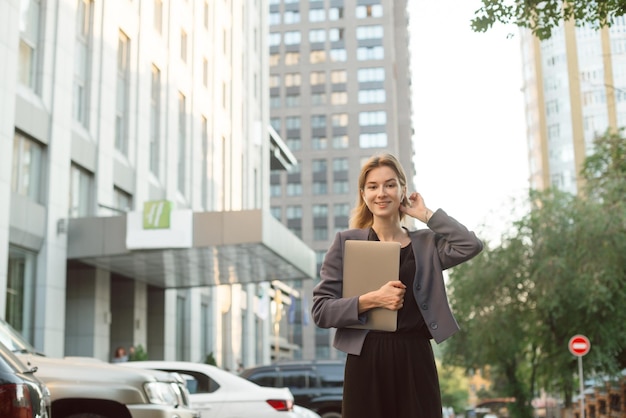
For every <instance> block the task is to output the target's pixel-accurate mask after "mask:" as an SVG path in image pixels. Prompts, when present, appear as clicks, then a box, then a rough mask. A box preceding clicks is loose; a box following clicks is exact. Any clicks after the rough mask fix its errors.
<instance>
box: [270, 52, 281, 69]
mask: <svg viewBox="0 0 626 418" xmlns="http://www.w3.org/2000/svg"><path fill="white" fill-rule="evenodd" d="M269 63H270V67H275V66H277V65H278V64H280V54H270V59H269Z"/></svg>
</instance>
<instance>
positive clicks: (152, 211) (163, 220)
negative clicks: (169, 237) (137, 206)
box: [143, 200, 172, 229]
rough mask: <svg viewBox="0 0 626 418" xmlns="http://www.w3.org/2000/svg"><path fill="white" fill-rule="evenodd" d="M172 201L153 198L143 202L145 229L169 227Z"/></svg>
mask: <svg viewBox="0 0 626 418" xmlns="http://www.w3.org/2000/svg"><path fill="white" fill-rule="evenodd" d="M171 215H172V202H170V201H168V200H152V201H149V202H145V203H144V204H143V229H169V227H170V218H171Z"/></svg>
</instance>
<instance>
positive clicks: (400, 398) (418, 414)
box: [342, 237, 442, 418]
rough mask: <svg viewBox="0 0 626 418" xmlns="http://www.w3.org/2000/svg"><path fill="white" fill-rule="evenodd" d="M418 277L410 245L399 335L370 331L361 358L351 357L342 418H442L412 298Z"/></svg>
mask: <svg viewBox="0 0 626 418" xmlns="http://www.w3.org/2000/svg"><path fill="white" fill-rule="evenodd" d="M376 238H377V237H376ZM376 238H374V239H376ZM370 239H371V238H370ZM414 277H415V258H414V256H413V247H412V245H411V244H409V245H407V246H406V247H404V248H402V250H401V252H400V280H401V281H402V283H404V284H405V285H406V287H407V291H406V293H405V296H404V305H403V307H402V309H400V310H399V311H398V330H397V331H396V332H382V331H370V332H368V334H367V336H366V338H365V342H364V344H363V349H362V350H361V355H359V356H356V355H352V354H349V355H348V358H347V361H346V368H345V381H344V388H343V406H342V408H343V411H342V418H441V416H442V411H441V393H440V389H439V379H438V376H437V368H436V365H435V358H434V355H433V350H432V346H431V343H430V338H431V335H430V333H429V332H428V328H427V327H426V325H425V323H424V319H423V318H422V314H421V313H420V311H419V309H418V307H417V303H416V302H415V298H414V297H413V291H412V289H413V280H414Z"/></svg>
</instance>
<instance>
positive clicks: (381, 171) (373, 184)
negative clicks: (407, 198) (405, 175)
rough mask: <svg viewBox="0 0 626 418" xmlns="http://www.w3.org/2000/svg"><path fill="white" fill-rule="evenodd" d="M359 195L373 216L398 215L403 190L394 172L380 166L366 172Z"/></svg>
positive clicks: (387, 216) (386, 216)
mask: <svg viewBox="0 0 626 418" xmlns="http://www.w3.org/2000/svg"><path fill="white" fill-rule="evenodd" d="M361 196H362V197H363V201H364V202H365V204H366V205H367V207H368V209H369V210H370V212H372V214H373V215H374V217H383V218H389V217H392V216H398V215H399V210H400V204H401V202H402V199H403V198H404V190H403V187H402V186H401V185H400V181H399V180H398V175H397V174H396V172H395V171H394V170H393V169H392V168H390V167H387V166H381V167H376V168H374V169H372V170H371V171H370V172H369V173H368V174H367V176H366V177H365V186H364V187H363V191H362V192H361Z"/></svg>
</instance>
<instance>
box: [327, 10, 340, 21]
mask: <svg viewBox="0 0 626 418" xmlns="http://www.w3.org/2000/svg"><path fill="white" fill-rule="evenodd" d="M339 19H343V7H331V8H330V9H328V20H339Z"/></svg>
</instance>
